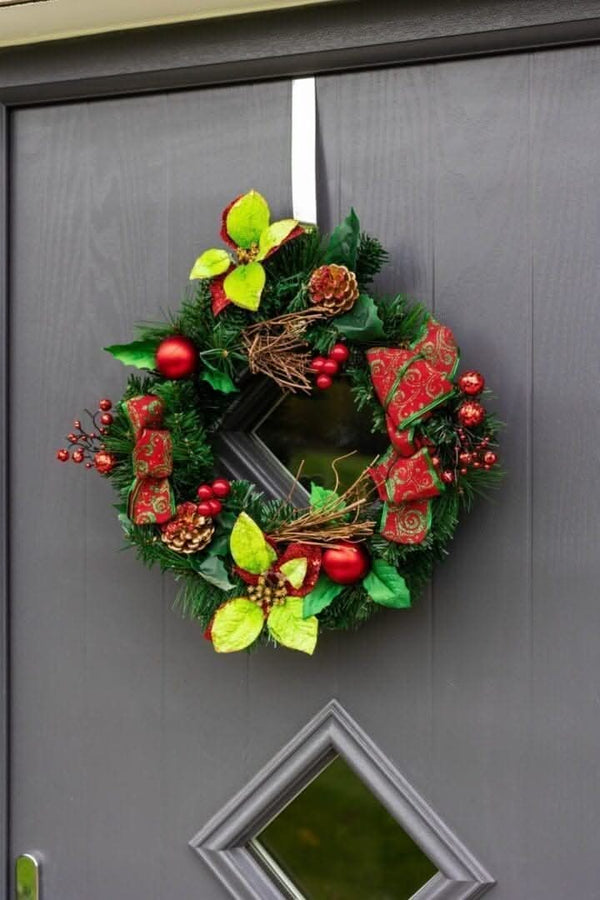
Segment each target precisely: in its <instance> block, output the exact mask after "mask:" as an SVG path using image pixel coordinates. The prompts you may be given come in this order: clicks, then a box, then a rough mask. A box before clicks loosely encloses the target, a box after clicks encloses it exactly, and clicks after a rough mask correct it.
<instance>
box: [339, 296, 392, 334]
mask: <svg viewBox="0 0 600 900" xmlns="http://www.w3.org/2000/svg"><path fill="white" fill-rule="evenodd" d="M334 324H335V326H336V328H337V329H338V331H339V332H340V334H343V335H344V336H345V337H347V338H350V339H351V340H354V341H378V340H380V339H383V338H384V337H385V332H384V330H383V322H382V321H381V319H380V318H379V313H378V312H377V307H376V306H375V301H374V300H373V299H372V298H371V297H369V296H368V295H367V294H361V295H360V297H359V298H358V300H357V301H356V303H355V304H354V306H353V307H352V309H351V310H350V312H347V313H346V314H345V315H343V316H339V317H338V318H336V319H335V322H334Z"/></svg>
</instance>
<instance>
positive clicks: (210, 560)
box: [194, 556, 235, 591]
mask: <svg viewBox="0 0 600 900" xmlns="http://www.w3.org/2000/svg"><path fill="white" fill-rule="evenodd" d="M194 569H195V571H196V572H197V573H198V575H201V576H202V578H204V580H205V581H208V583H209V584H214V586H215V587H218V588H220V589H221V590H222V591H231V590H233V588H234V587H235V585H233V584H232V583H231V582H230V580H229V576H228V574H227V569H226V568H225V566H224V564H223V560H222V559H219V557H218V556H208V557H206V559H203V560H202V562H201V563H200V565H198V566H194Z"/></svg>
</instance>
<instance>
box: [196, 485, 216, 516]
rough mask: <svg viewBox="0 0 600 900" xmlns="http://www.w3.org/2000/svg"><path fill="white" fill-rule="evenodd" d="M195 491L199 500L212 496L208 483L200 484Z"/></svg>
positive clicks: (208, 498)
mask: <svg viewBox="0 0 600 900" xmlns="http://www.w3.org/2000/svg"><path fill="white" fill-rule="evenodd" d="M196 493H197V494H198V496H199V497H200V499H201V500H210V499H211V498H212V497H213V496H214V495H213V489H212V488H211V486H210V484H201V485H200V487H199V488H198V490H197V491H196ZM202 515H203V514H202Z"/></svg>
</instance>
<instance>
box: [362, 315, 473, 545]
mask: <svg viewBox="0 0 600 900" xmlns="http://www.w3.org/2000/svg"><path fill="white" fill-rule="evenodd" d="M458 359H459V354H458V348H457V346H456V342H455V340H454V336H453V334H452V332H451V331H450V329H449V328H447V327H446V326H445V325H440V324H439V322H436V321H435V319H432V318H430V319H429V320H428V322H427V324H426V326H425V331H424V334H423V335H422V336H421V337H420V338H419V339H418V340H417V341H415V343H414V344H413V345H412V346H411V347H410V349H396V348H393V347H375V348H373V349H372V350H369V351H367V360H368V362H369V366H370V369H371V380H372V382H373V387H374V388H375V393H376V394H377V396H378V398H379V401H380V403H381V405H382V406H383V408H384V409H385V414H386V425H387V431H388V434H389V437H390V441H391V443H392V446H391V447H390V448H389V450H388V451H387V453H386V454H385V455H384V456H383V457H382V459H381V460H380V461H379V463H378V464H377V465H376V466H373V467H372V468H371V469H369V474H370V475H371V478H372V479H373V481H374V482H375V485H376V487H377V491H378V493H379V496H380V497H381V499H382V500H383V501H384V503H385V507H384V516H383V522H382V527H381V533H382V534H383V536H384V537H386V538H387V539H388V540H390V541H395V542H396V543H398V544H420V543H421V542H422V541H424V540H425V538H426V537H427V533H428V531H429V528H430V526H431V498H432V497H437V495H438V494H440V493H441V491H442V490H443V489H444V484H443V482H442V481H441V480H440V478H439V477H438V474H437V472H436V470H435V466H434V465H433V462H432V459H431V455H430V453H429V450H428V449H427V448H425V447H419V446H418V443H417V442H415V440H414V426H415V425H416V424H417V422H419V421H422V420H423V419H426V418H427V416H428V415H429V414H430V412H431V410H432V409H434V408H435V407H436V406H439V404H440V403H443V402H444V401H445V400H447V399H448V397H450V396H451V394H452V392H453V390H454V386H453V384H452V378H453V376H454V374H455V372H456V369H457V367H458Z"/></svg>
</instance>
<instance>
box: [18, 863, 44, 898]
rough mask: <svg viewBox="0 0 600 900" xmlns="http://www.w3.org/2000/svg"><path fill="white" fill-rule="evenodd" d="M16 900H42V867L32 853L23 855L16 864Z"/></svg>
mask: <svg viewBox="0 0 600 900" xmlns="http://www.w3.org/2000/svg"><path fill="white" fill-rule="evenodd" d="M15 898H16V900H40V866H39V863H38V861H37V859H36V858H35V856H32V855H31V853H22V854H21V856H19V857H17V861H16V863H15Z"/></svg>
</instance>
